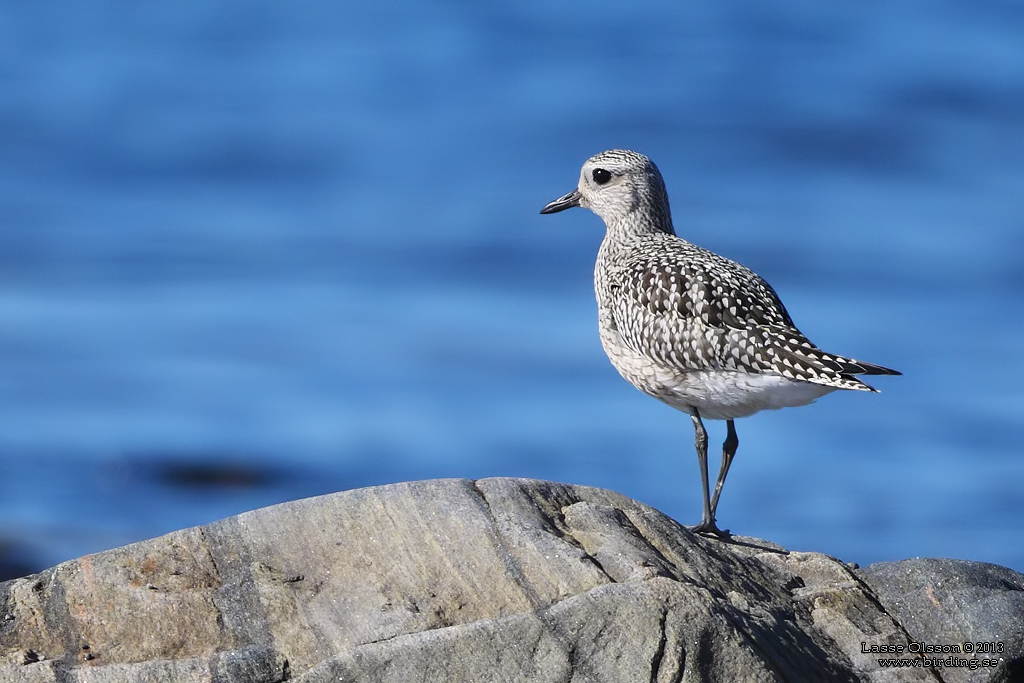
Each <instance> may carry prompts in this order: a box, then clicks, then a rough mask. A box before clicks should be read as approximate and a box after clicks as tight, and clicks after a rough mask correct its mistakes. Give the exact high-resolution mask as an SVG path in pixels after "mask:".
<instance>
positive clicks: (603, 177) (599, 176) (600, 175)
mask: <svg viewBox="0 0 1024 683" xmlns="http://www.w3.org/2000/svg"><path fill="white" fill-rule="evenodd" d="M593 176H594V182H595V183H597V184H598V185H604V184H605V183H607V182H608V181H609V180H611V179H612V174H611V171H606V170H604V169H603V168H595V169H594V173H593Z"/></svg>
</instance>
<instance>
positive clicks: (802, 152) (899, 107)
mask: <svg viewBox="0 0 1024 683" xmlns="http://www.w3.org/2000/svg"><path fill="white" fill-rule="evenodd" d="M360 5H362V3H360V4H357V3H351V4H342V3H333V2H297V3H276V2H249V3H228V2H212V3H211V2H179V3H173V4H170V5H160V6H154V7H144V6H137V5H133V4H123V3H114V2H109V3H101V2H92V3H86V4H84V5H78V6H67V5H61V6H56V5H53V4H51V3H20V4H16V5H15V4H8V5H7V6H5V7H3V8H0V226H2V227H0V556H3V555H4V554H5V553H6V557H8V558H9V559H8V560H7V561H8V564H9V565H10V566H13V567H15V568H14V569H9V573H11V572H14V573H16V572H17V571H18V570H26V569H30V568H37V567H42V566H45V565H48V564H52V563H55V562H58V561H61V560H64V559H68V558H71V557H75V556H78V555H81V554H84V553H88V552H94V551H98V550H102V549H105V548H110V547H114V546H117V545H121V544H124V543H128V542H131V541H135V540H139V539H143V538H147V537H151V536H155V535H158V534H162V533H165V532H168V531H172V530H174V529H177V528H181V527H184V526H189V525H194V524H201V523H205V522H209V521H213V520H215V519H219V518H222V517H225V516H228V515H231V514H235V513H238V512H241V511H244V510H247V509H251V508H255V507H259V506H263V505H267V504H271V503H275V502H280V501H284V500H290V499H294V498H298V497H303V496H309V495H316V494H319V493H325V492H329V491H335V490H340V489H345V488H352V487H358V486H367V485H374V484H382V483H387V482H395V481H404V480H411V479H422V478H433V477H474V478H475V477H485V476H496V475H508V476H523V477H535V478H543V479H554V480H561V481H569V482H575V483H582V484H589V485H594V486H602V487H607V488H612V489H615V490H618V491H621V492H623V493H625V494H627V495H630V496H633V497H635V498H638V499H640V500H642V501H645V502H647V503H649V504H651V505H654V506H656V507H658V508H660V509H661V510H663V511H665V512H666V513H668V514H670V515H672V516H674V517H676V518H677V519H679V520H681V521H684V522H689V523H692V522H695V521H697V519H698V517H699V511H700V503H699V500H700V499H699V485H698V482H697V464H696V458H695V457H694V452H693V446H692V429H691V427H690V424H689V419H688V418H687V417H686V416H684V415H682V414H681V413H678V412H675V411H673V410H672V409H670V408H668V407H666V406H664V405H662V404H660V403H658V402H657V401H655V400H653V399H650V398H648V397H646V396H644V395H642V394H640V393H639V392H637V391H636V390H634V389H633V388H632V387H630V386H629V385H628V384H626V383H625V382H624V381H623V380H622V379H621V378H620V377H619V376H618V375H617V374H616V373H615V371H614V370H613V369H612V368H611V366H610V365H609V364H608V362H607V360H606V359H605V357H604V355H603V353H602V351H601V348H600V346H599V343H598V339H597V329H596V315H595V305H594V302H593V293H592V290H591V277H592V268H593V260H594V256H595V254H596V250H597V246H598V244H599V242H600V239H601V235H602V225H601V223H600V221H599V220H598V219H597V218H596V217H595V216H593V215H592V214H590V213H588V212H585V211H582V210H580V211H572V212H567V213H563V214H559V215H557V216H540V215H538V211H539V209H540V207H541V206H543V205H544V204H545V203H546V202H547V201H549V200H551V199H553V198H555V197H557V196H559V195H561V194H563V193H565V192H567V191H569V190H570V189H572V187H573V186H574V184H575V182H576V178H577V174H578V169H579V166H580V165H581V163H582V162H583V161H584V160H585V159H586V158H587V157H588V156H590V155H591V154H594V153H596V152H598V151H601V150H603V149H606V148H610V147H629V148H633V149H637V150H640V151H642V152H645V153H647V154H648V155H650V156H651V157H652V158H653V159H654V160H655V161H656V162H657V163H658V164H659V166H660V167H661V169H662V171H663V173H664V175H665V177H666V181H667V184H668V188H669V192H670V195H671V198H672V202H673V214H674V216H675V221H676V227H677V230H678V231H679V233H680V234H682V235H683V236H685V237H686V238H688V239H690V240H691V241H693V242H696V243H697V244H700V245H702V246H705V247H708V248H710V249H713V250H715V251H718V252H719V253H722V254H725V255H727V256H729V257H731V258H734V259H736V260H738V261H740V262H741V263H744V264H746V265H748V266H750V267H751V268H753V269H754V270H756V271H757V272H759V273H760V274H761V275H762V276H764V277H765V278H766V279H767V280H768V281H769V282H771V283H772V284H773V285H774V287H775V288H776V290H777V291H778V292H779V293H780V295H781V296H782V298H783V300H784V301H785V302H786V304H787V306H788V308H789V310H790V313H791V314H792V315H793V317H794V319H795V320H796V322H797V324H798V325H799V326H800V327H801V329H802V330H803V331H804V332H805V333H806V334H807V335H808V336H809V337H810V338H811V339H812V340H814V341H815V342H816V343H817V344H818V345H819V346H821V347H823V348H825V349H827V350H829V351H834V352H837V353H843V354H848V355H852V356H854V357H857V358H862V359H864V360H867V361H870V362H875V363H880V364H883V365H887V366H890V367H894V368H897V369H900V370H902V371H903V372H904V373H905V374H904V376H903V377H896V378H885V377H883V378H877V379H876V381H875V384H876V385H877V386H878V387H879V388H881V389H882V393H881V394H878V395H867V394H861V393H856V394H854V393H849V392H848V393H843V394H840V395H835V394H834V395H831V396H828V397H826V398H824V399H822V400H821V401H820V402H819V403H817V404H815V405H813V406H810V407H807V408H801V409H792V410H787V411H781V412H771V413H762V414H759V415H757V416H754V417H752V418H749V419H745V420H742V421H740V422H739V423H738V425H737V427H738V430H739V436H740V441H741V445H740V450H739V454H738V456H737V459H736V462H735V465H734V467H733V470H732V473H731V474H730V478H729V483H728V485H727V487H726V489H725V494H724V496H723V498H722V504H721V507H720V511H719V517H720V519H721V521H722V523H723V524H724V525H725V526H728V527H729V528H731V529H732V530H733V531H734V532H738V533H744V534H749V535H755V536H762V537H766V538H770V539H772V540H774V541H777V542H779V543H781V544H783V545H785V546H788V547H790V548H794V549H806V550H821V551H825V552H828V553H830V554H833V555H836V556H839V557H841V558H843V559H844V560H847V561H856V562H860V563H861V564H866V563H869V562H874V561H879V560H891V559H898V558H905V557H914V556H944V557H959V558H967V559H975V560H984V561H989V562H996V563H1000V564H1004V565H1008V566H1010V567H1013V568H1015V569H1017V570H1024V458H1022V457H1021V449H1022V444H1024V420H1022V418H1024V389H1022V387H1024V367H1022V364H1021V361H1020V357H1021V352H1022V350H1024V303H1022V301H1024V191H1022V187H1024V7H1022V6H1021V5H1020V3H1019V2H1015V1H1010V0H1006V1H1000V0H971V1H970V2H968V1H967V0H959V1H955V2H954V1H945V2H939V3H936V2H923V1H920V2H911V1H907V2H898V3H867V4H865V3H845V4H843V3H810V2H781V1H775V0H772V1H766V0H756V1H755V0H747V1H746V2H739V3H694V2H686V3H676V2H661V3H647V4H645V5H643V6H636V5H635V4H632V3H620V2H604V1H596V2H590V3H566V2H558V3H548V2H519V3H515V4H508V5H501V4H497V3H457V2H448V3H431V4H427V3H418V2H412V1H406V2H401V1H399V2H395V3H388V4H385V5H379V6H377V5H374V6H360ZM710 428H711V431H712V439H713V440H714V441H716V442H719V441H720V440H721V438H723V437H724V428H723V425H722V424H721V423H717V422H716V423H711V424H710ZM712 467H713V468H715V467H717V463H713V464H712ZM10 558H14V559H10Z"/></svg>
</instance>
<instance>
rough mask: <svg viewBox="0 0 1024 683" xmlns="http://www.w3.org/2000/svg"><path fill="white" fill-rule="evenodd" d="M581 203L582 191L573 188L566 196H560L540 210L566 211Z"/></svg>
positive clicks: (548, 211) (543, 211) (545, 211)
mask: <svg viewBox="0 0 1024 683" xmlns="http://www.w3.org/2000/svg"><path fill="white" fill-rule="evenodd" d="M579 205H580V191H579V190H573V191H572V192H570V193H569V194H567V195H565V196H564V197H559V198H558V199H556V200H555V201H553V202H551V203H549V204H548V205H546V206H545V207H544V208H543V209H541V210H540V212H541V213H558V212H559V211H565V210H566V209H571V208H573V207H574V206H579Z"/></svg>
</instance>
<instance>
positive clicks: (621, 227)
mask: <svg viewBox="0 0 1024 683" xmlns="http://www.w3.org/2000/svg"><path fill="white" fill-rule="evenodd" d="M605 227H606V228H607V230H608V232H607V234H608V237H609V238H610V239H613V240H615V241H622V242H632V241H635V240H636V239H637V238H638V237H645V236H650V235H656V234H666V235H675V234H676V231H675V229H674V228H673V227H672V214H671V212H670V211H669V208H668V204H667V203H665V204H662V205H661V206H652V205H650V204H645V203H638V204H637V205H636V206H634V207H633V208H632V210H630V211H627V212H625V213H623V214H621V215H618V216H614V217H610V218H609V219H607V220H605Z"/></svg>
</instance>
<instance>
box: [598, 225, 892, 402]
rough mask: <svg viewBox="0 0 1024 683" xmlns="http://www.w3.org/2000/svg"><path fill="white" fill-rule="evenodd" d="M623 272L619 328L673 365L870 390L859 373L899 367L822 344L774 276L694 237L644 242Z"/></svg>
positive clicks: (617, 292)
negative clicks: (804, 327) (771, 280)
mask: <svg viewBox="0 0 1024 683" xmlns="http://www.w3.org/2000/svg"><path fill="white" fill-rule="evenodd" d="M652 246H654V245H652ZM618 271H619V272H618V273H616V277H615V278H614V279H615V280H619V281H620V282H621V286H618V287H616V286H614V285H613V286H612V298H613V304H612V315H613V319H614V321H615V326H616V328H617V329H618V331H619V334H620V335H621V337H622V339H623V341H624V342H625V343H626V344H628V345H629V346H630V347H631V348H633V349H634V350H635V351H637V352H639V353H641V354H644V355H647V356H648V357H651V358H653V359H656V360H657V361H658V362H660V363H663V364H665V365H666V366H668V367H670V368H673V369H677V370H680V371H683V372H686V371H693V370H707V369H715V370H736V371H740V372H747V373H751V374H778V375H782V376H784V377H787V378H790V379H796V380H804V381H807V382H812V383H815V384H822V385H826V386H833V387H837V388H842V389H860V390H866V391H874V389H873V388H872V387H870V386H868V385H867V384H865V383H863V382H861V381H860V380H858V379H856V378H855V377H854V375H858V374H868V375H877V374H899V373H898V372H896V371H894V370H890V369H888V368H883V367H881V366H878V365H871V364H870V363H862V362H860V361H855V360H852V359H849V358H843V357H841V356H835V355H832V354H828V353H825V352H824V351H822V350H821V349H819V348H817V347H816V346H815V345H814V344H812V343H811V342H810V341H808V339H807V338H806V337H804V335H803V334H802V333H801V332H800V331H799V330H798V329H797V328H796V327H795V326H794V325H793V320H792V319H791V318H790V316H789V313H788V312H787V311H786V308H785V306H783V305H782V302H781V301H780V300H779V297H778V295H777V294H776V293H775V291H774V290H773V289H772V288H771V286H770V285H769V284H768V283H767V282H765V281H764V280H762V279H761V278H760V277H759V276H758V275H757V274H756V273H754V272H753V271H751V270H750V269H748V268H745V267H744V266H741V265H740V264H738V263H736V262H734V261H730V260H729V259H726V258H724V257H721V256H718V255H717V254H714V253H712V252H709V251H707V250H705V249H701V248H700V247H697V246H694V245H692V244H689V243H688V242H683V241H681V240H680V241H679V242H675V243H664V242H662V243H661V244H658V245H656V248H654V249H638V250H637V251H635V252H634V253H633V256H632V257H631V258H629V259H627V260H626V262H625V263H622V264H621V265H620V268H619V269H618Z"/></svg>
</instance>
